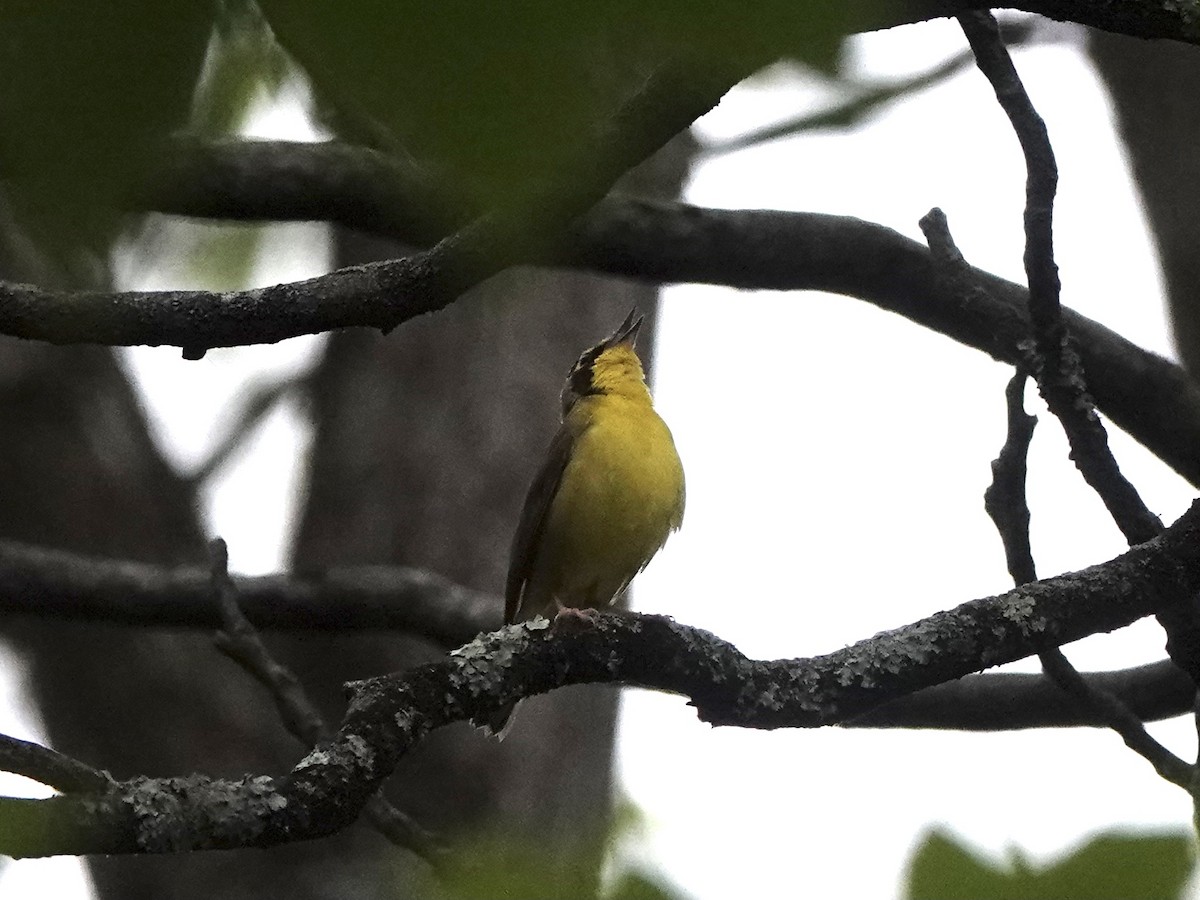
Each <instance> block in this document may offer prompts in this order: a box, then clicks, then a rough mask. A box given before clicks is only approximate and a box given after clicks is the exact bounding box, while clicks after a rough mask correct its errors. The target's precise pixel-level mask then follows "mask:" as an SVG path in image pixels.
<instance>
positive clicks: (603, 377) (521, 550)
mask: <svg viewBox="0 0 1200 900" xmlns="http://www.w3.org/2000/svg"><path fill="white" fill-rule="evenodd" d="M642 321H643V317H642V316H641V315H640V314H639V313H638V311H637V308H636V307H635V308H634V309H632V310H630V312H629V315H628V316H626V317H625V320H624V321H623V322H622V323H621V325H620V327H619V328H617V330H616V331H614V332H613V333H612V334H611V335H609V336H608V337H607V338H605V339H604V340H603V341H601V342H600V343H599V344H597V345H596V346H594V347H591V348H590V349H588V350H585V351H584V352H583V354H582V355H581V356H580V357H579V360H578V361H577V362H576V363H575V365H574V367H572V369H571V371H570V373H569V374H568V375H567V380H566V384H565V385H564V386H563V389H562V394H561V397H560V400H561V407H562V410H561V424H560V425H559V428H558V432H557V433H556V434H555V435H554V438H553V440H551V442H550V448H549V450H548V451H547V453H546V459H545V461H544V462H543V463H542V466H541V468H540V469H539V470H538V473H537V475H536V476H535V477H534V479H533V483H532V484H531V485H530V487H529V492H528V494H527V495H526V498H525V505H524V507H523V508H522V510H521V517H520V520H519V522H518V524H517V529H516V532H515V534H514V535H513V542H512V551H511V554H510V557H509V567H508V578H507V581H506V584H505V592H504V597H505V605H504V622H505V624H506V625H511V624H514V623H516V622H522V621H526V620H529V619H532V618H534V617H536V616H546V617H547V618H550V619H552V620H554V621H555V622H556V623H557V622H558V621H560V620H561V619H563V618H564V617H583V618H590V617H591V616H594V615H595V610H597V609H598V608H601V607H604V606H607V605H609V604H611V603H612V602H613V600H615V599H616V598H617V597H618V596H619V595H620V594H621V593H622V592H623V591H624V590H625V589H626V588H627V587H628V586H629V582H630V581H632V580H633V577H634V576H635V575H637V574H638V573H639V572H640V571H641V570H642V569H644V568H645V567H646V565H647V564H648V563H649V562H650V560H651V559H652V558H653V557H654V555H655V554H656V553H657V552H658V551H659V549H660V548H661V547H662V546H663V544H665V543H666V540H667V538H668V537H669V536H670V535H671V533H672V532H674V531H676V530H678V529H679V527H680V525H682V524H683V511H684V505H685V501H686V489H685V483H684V475H683V464H682V463H681V462H680V460H679V453H678V452H677V451H676V449H675V440H674V438H673V437H672V435H671V430H670V429H669V428H668V427H667V423H666V422H664V421H663V420H662V418H661V417H660V416H659V415H658V413H657V412H655V410H654V404H653V401H652V399H651V396H650V390H649V388H648V387H647V386H646V376H645V373H644V371H643V369H642V363H641V360H640V359H639V358H638V355H637V351H636V350H635V344H636V341H637V335H638V330H639V329H640V328H641V326H642ZM514 708H515V704H513V705H511V706H507V707H505V708H503V709H501V710H500V711H498V712H497V713H496V714H494V715H492V716H490V717H489V718H488V720H487V722H486V723H485V725H484V727H485V730H488V731H490V732H491V733H492V734H495V735H497V736H501V737H502V736H503V735H504V733H505V730H506V725H507V724H508V723H509V721H510V717H511V715H512V711H513V709H514Z"/></svg>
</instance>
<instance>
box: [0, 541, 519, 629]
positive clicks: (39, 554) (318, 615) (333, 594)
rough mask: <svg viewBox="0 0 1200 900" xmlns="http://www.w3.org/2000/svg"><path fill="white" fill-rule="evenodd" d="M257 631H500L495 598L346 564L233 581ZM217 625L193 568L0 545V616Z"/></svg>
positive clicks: (200, 574) (207, 589) (405, 573)
mask: <svg viewBox="0 0 1200 900" xmlns="http://www.w3.org/2000/svg"><path fill="white" fill-rule="evenodd" d="M234 582H235V584H236V585H237V590H238V593H239V598H240V601H241V604H242V608H243V610H244V611H245V613H246V616H247V618H249V619H250V621H251V622H253V623H254V624H255V625H256V626H257V627H259V628H273V629H282V630H308V629H317V630H356V629H388V630H398V631H407V632H411V633H413V634H420V635H423V636H424V637H427V638H429V639H430V640H433V641H436V642H438V643H439V644H441V645H442V646H444V647H447V648H450V647H457V646H459V645H460V644H462V643H463V642H465V641H468V640H470V639H471V638H473V637H474V636H475V635H477V634H479V633H480V632H481V631H491V630H492V629H494V628H498V627H500V625H501V623H502V620H503V616H502V615H501V610H502V609H503V606H504V604H503V601H502V600H501V599H500V598H497V597H494V596H492V595H491V594H484V593H481V592H479V591H473V590H471V589H469V588H465V587H463V586H461V585H458V584H454V583H453V582H451V581H449V580H447V579H445V578H442V577H441V576H438V575H434V574H432V573H429V572H425V571H422V570H419V569H409V568H404V567H401V566H346V567H338V568H332V569H328V570H326V571H324V572H321V573H314V574H311V575H297V576H292V577H289V576H284V575H268V576H261V577H237V578H235V579H234ZM4 614H7V615H35V616H39V617H43V618H62V619H74V620H92V621H102V622H113V623H117V624H125V625H154V626H160V627H163V626H165V627H171V626H175V627H179V626H183V627H188V628H206V629H213V630H215V629H217V628H220V627H221V619H220V617H219V615H218V613H217V610H216V608H215V607H214V606H213V604H212V593H211V584H210V580H209V575H208V573H207V571H206V569H205V568H204V567H203V566H181V567H178V568H168V567H163V566H155V565H151V564H148V563H140V562H127V561H124V560H111V559H100V558H96V557H90V556H83V555H81V554H77V553H69V552H67V551H64V550H52V549H48V548H45V547H34V546H30V545H28V544H19V543H16V542H12V541H0V615H4Z"/></svg>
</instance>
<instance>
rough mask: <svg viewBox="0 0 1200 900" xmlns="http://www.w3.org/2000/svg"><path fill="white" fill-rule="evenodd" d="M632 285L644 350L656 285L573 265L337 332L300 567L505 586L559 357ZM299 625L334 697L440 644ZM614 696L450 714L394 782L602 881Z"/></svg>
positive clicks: (553, 869) (586, 695) (302, 657)
mask: <svg viewBox="0 0 1200 900" xmlns="http://www.w3.org/2000/svg"><path fill="white" fill-rule="evenodd" d="M689 149H690V148H689V147H687V146H685V145H684V143H683V142H682V141H681V142H679V144H678V145H676V146H673V147H669V148H667V151H666V152H665V153H664V154H663V155H661V156H660V157H659V158H657V159H656V160H655V161H652V162H651V164H649V165H648V166H646V167H645V168H644V169H643V170H639V172H638V173H635V174H634V176H633V177H634V178H635V181H634V187H635V188H636V189H637V190H639V191H640V192H642V193H649V194H655V195H658V196H667V197H670V196H675V195H676V194H677V193H678V190H679V187H680V184H681V182H682V179H683V175H684V172H685V170H686V164H687V156H688V152H689ZM340 248H341V249H340V253H341V256H340V258H339V259H338V265H346V264H350V263H358V262H364V261H366V260H370V259H377V258H382V257H388V256H394V255H396V254H398V253H400V252H401V250H400V249H399V248H397V247H395V246H389V245H386V244H383V243H381V242H378V241H374V240H368V239H366V238H364V237H362V236H361V235H349V234H344V235H342V236H341V239H340ZM635 305H636V306H637V307H638V308H639V309H641V310H642V311H643V312H645V313H647V316H648V319H649V321H648V323H647V324H648V326H650V327H646V328H644V329H643V332H642V334H643V336H644V337H643V339H642V340H640V341H639V345H640V346H639V349H640V350H642V352H643V358H644V359H646V360H649V359H650V357H651V354H652V350H653V348H652V337H653V333H654V329H653V324H654V313H655V308H656V291H655V290H654V289H653V288H651V287H647V286H644V285H640V284H634V283H631V282H621V281H616V280H613V279H605V278H600V277H596V276H590V275H584V274H578V273H569V272H550V271H535V270H530V269H520V270H516V271H510V272H508V273H505V274H504V275H503V276H501V277H499V278H496V279H493V280H492V281H491V282H489V283H488V284H486V285H484V286H482V287H481V288H479V289H477V290H475V291H472V292H471V293H470V294H469V295H468V296H466V297H464V298H463V299H461V300H460V301H459V302H457V303H455V304H453V305H452V306H451V307H449V308H448V309H446V310H444V311H442V312H439V313H437V314H435V315H432V316H428V317H424V318H422V319H420V320H417V321H413V322H410V323H407V324H406V325H404V326H403V327H402V328H400V329H399V330H398V331H397V332H396V333H394V334H392V335H390V336H387V337H381V336H380V335H379V334H377V333H374V332H367V331H360V330H355V331H344V332H340V333H337V334H335V335H333V337H332V338H331V340H330V342H329V344H328V348H327V352H326V354H325V357H324V359H323V362H322V364H321V366H320V369H319V372H318V375H317V378H316V384H315V388H314V402H313V407H314V415H315V420H316V433H315V436H314V440H313V445H312V460H311V466H310V471H311V480H310V485H309V491H308V498H307V505H306V508H305V510H304V512H303V516H302V519H301V522H300V525H299V529H298V533H297V537H296V542H295V550H294V566H295V568H297V569H301V570H304V569H320V568H321V567H323V566H326V565H331V564H334V563H383V562H393V563H403V564H406V565H415V566H422V567H427V568H429V569H432V570H434V571H437V572H440V573H442V574H445V575H447V576H449V577H451V578H453V579H455V580H457V581H460V582H462V583H464V584H467V585H469V586H471V587H473V588H477V589H480V590H487V591H491V592H493V593H495V594H496V595H497V597H498V598H499V597H500V596H501V595H502V593H503V585H504V577H505V572H506V569H507V563H508V549H509V543H510V541H511V539H512V532H513V529H514V528H515V526H516V521H517V517H518V515H519V513H520V509H521V504H522V502H523V500H524V495H525V490H526V488H527V487H528V485H529V482H530V480H531V479H532V478H533V475H534V473H535V472H536V470H537V468H538V466H539V465H540V463H541V460H542V457H543V454H544V453H545V450H546V447H547V445H548V443H549V440H550V437H551V436H552V434H553V433H554V430H555V428H556V427H557V424H558V409H559V405H558V394H559V391H560V389H561V387H562V382H563V380H564V379H565V377H566V374H567V371H568V370H569V368H570V367H571V365H572V364H573V363H574V362H575V359H576V357H577V356H578V354H579V353H580V352H581V351H582V350H583V349H584V348H586V347H588V346H590V345H592V344H594V343H596V342H597V341H598V340H599V339H600V338H602V337H604V336H605V335H607V334H608V333H609V332H611V331H612V330H613V329H614V328H615V327H616V326H617V325H618V324H619V323H620V321H621V319H622V318H623V317H624V316H625V314H626V313H627V312H628V311H629V309H630V307H632V306H635ZM296 643H297V644H298V645H300V646H297V647H296V648H295V652H294V655H293V657H292V659H293V661H294V662H295V663H296V665H297V667H298V668H300V669H302V670H303V671H305V673H306V675H307V676H309V677H308V678H307V680H308V681H309V683H310V684H313V685H320V686H321V687H322V688H323V690H324V691H325V697H324V702H325V704H326V705H327V706H329V707H331V708H333V709H339V710H340V709H341V708H342V699H341V693H340V688H339V686H340V684H341V683H342V682H344V681H346V680H348V679H351V678H357V677H361V676H364V675H371V674H376V673H380V672H386V671H394V670H398V669H403V668H406V667H409V666H412V665H414V664H416V663H418V662H422V661H427V660H430V659H433V658H435V657H436V656H437V655H439V653H440V652H441V651H440V650H439V649H438V648H436V647H433V646H431V645H429V644H427V643H424V642H422V641H421V640H415V639H408V640H405V639H400V638H397V637H396V636H392V635H380V636H362V635H352V636H337V635H311V636H305V638H304V639H303V641H302V642H300V641H297V642H296ZM616 703H617V695H616V693H615V692H614V691H613V690H612V689H610V688H606V687H596V688H589V687H580V688H574V689H569V690H563V691H558V692H555V693H554V694H552V695H549V696H545V697H538V698H534V699H533V700H530V701H527V702H526V703H525V704H523V706H522V709H521V711H520V713H519V715H518V718H517V720H516V723H515V725H514V727H513V729H512V730H511V732H510V734H509V736H508V737H507V738H506V740H505V741H504V742H503V743H498V742H496V741H492V740H489V739H487V738H485V737H484V736H483V735H482V734H480V733H478V732H476V731H474V730H473V729H471V728H470V727H469V726H466V725H462V726H455V727H453V728H449V729H444V730H443V731H441V732H438V733H436V734H434V735H433V736H432V738H431V739H429V740H426V741H425V742H424V743H423V744H422V745H421V747H420V748H419V750H418V752H416V753H414V754H412V755H410V757H409V758H407V759H406V760H405V764H404V767H403V771H401V772H399V773H398V774H397V776H396V777H395V778H393V779H392V780H393V782H394V784H393V785H392V786H391V793H392V795H393V796H394V797H395V798H397V800H398V802H399V803H400V804H401V805H402V806H403V808H404V809H405V810H407V811H408V812H410V813H412V814H413V815H415V816H416V817H417V818H418V819H419V820H420V821H422V822H423V823H425V824H426V825H427V826H428V827H430V828H433V829H435V830H438V831H442V832H449V833H451V834H457V835H458V836H459V838H460V839H461V837H462V835H464V834H467V833H474V834H479V835H484V836H491V837H497V836H501V835H502V836H503V837H504V838H505V839H506V840H507V841H511V842H513V844H514V845H515V846H512V847H509V848H508V849H509V850H511V851H513V852H518V851H517V848H518V847H525V848H529V849H536V850H537V852H538V853H539V854H543V855H544V856H543V858H542V859H541V860H540V865H541V866H543V867H545V870H546V871H547V873H548V877H552V878H553V880H554V883H556V884H557V885H558V887H559V889H560V891H561V893H560V896H563V897H586V896H588V895H590V894H593V893H594V892H595V887H596V877H597V873H598V869H599V862H600V859H601V853H602V850H603V847H602V840H603V836H604V835H605V834H606V833H607V831H608V827H609V819H610V812H611V797H612V747H613V723H614V716H615V711H616ZM385 852H391V853H397V852H400V853H402V851H385ZM385 895H387V892H386V891H383V890H381V891H380V893H379V896H380V897H383V896H385Z"/></svg>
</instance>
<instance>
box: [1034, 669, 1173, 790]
mask: <svg viewBox="0 0 1200 900" xmlns="http://www.w3.org/2000/svg"><path fill="white" fill-rule="evenodd" d="M1038 657H1039V658H1040V659H1041V661H1042V670H1043V671H1044V672H1045V673H1046V674H1047V675H1048V676H1049V677H1050V678H1052V679H1054V682H1055V683H1056V684H1057V685H1058V686H1059V687H1061V688H1062V689H1063V690H1064V691H1066V692H1067V693H1068V694H1070V695H1071V696H1072V697H1074V698H1075V699H1076V701H1078V702H1079V703H1080V705H1082V706H1084V707H1085V708H1087V709H1089V710H1091V711H1092V712H1094V713H1095V714H1097V715H1099V716H1103V717H1104V718H1105V719H1107V720H1108V727H1109V728H1111V729H1112V730H1113V731H1115V732H1116V733H1117V734H1119V735H1120V736H1121V739H1122V740H1123V741H1125V746H1127V747H1128V748H1129V749H1130V750H1132V751H1133V752H1134V753H1137V754H1138V755H1139V756H1141V757H1143V758H1144V759H1146V760H1147V761H1148V762H1149V763H1150V765H1152V766H1154V771H1156V772H1157V773H1158V774H1159V775H1160V776H1161V777H1162V778H1165V779H1166V780H1167V781H1169V782H1171V784H1174V785H1178V786H1179V787H1181V788H1183V789H1184V790H1185V791H1188V792H1189V793H1190V792H1191V789H1192V783H1193V782H1194V780H1195V778H1196V769H1195V767H1193V766H1191V765H1189V764H1188V763H1187V762H1185V761H1184V760H1182V759H1180V758H1179V757H1178V756H1176V755H1175V754H1174V753H1172V752H1171V751H1170V750H1168V749H1167V748H1166V747H1164V746H1163V745H1162V744H1160V743H1159V742H1158V741H1157V740H1155V739H1154V738H1153V737H1151V736H1150V733H1149V732H1148V731H1146V726H1145V725H1143V724H1142V722H1141V720H1140V719H1138V717H1137V716H1135V715H1134V714H1133V713H1131V712H1130V711H1129V708H1128V707H1127V706H1125V704H1123V703H1122V702H1121V701H1120V700H1118V699H1117V698H1116V697H1114V696H1113V695H1112V694H1108V693H1105V692H1104V691H1097V690H1093V689H1092V688H1091V687H1090V686H1089V685H1088V684H1087V682H1085V681H1084V680H1083V678H1082V676H1080V674H1079V672H1078V671H1077V670H1076V669H1075V667H1074V666H1073V665H1071V663H1070V662H1069V661H1068V660H1067V658H1066V656H1064V655H1063V652H1062V650H1061V649H1060V648H1058V647H1051V648H1049V649H1048V650H1043V651H1042V652H1041V653H1039V654H1038Z"/></svg>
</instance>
